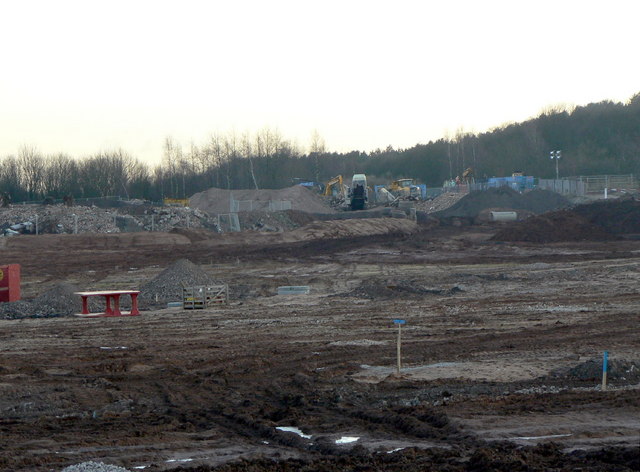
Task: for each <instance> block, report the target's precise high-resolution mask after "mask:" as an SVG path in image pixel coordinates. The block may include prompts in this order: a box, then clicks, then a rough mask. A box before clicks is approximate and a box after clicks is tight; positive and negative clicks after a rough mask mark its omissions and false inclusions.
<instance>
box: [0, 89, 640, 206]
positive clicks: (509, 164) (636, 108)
mask: <svg viewBox="0 0 640 472" xmlns="http://www.w3.org/2000/svg"><path fill="white" fill-rule="evenodd" d="M552 150H561V151H562V159H561V160H560V163H559V164H560V166H559V167H560V176H561V177H566V176H576V175H593V174H627V173H634V174H640V93H638V94H636V95H635V96H634V97H633V98H631V99H630V100H629V102H627V103H624V104H623V103H614V102H611V101H604V102H600V103H592V104H589V105H586V106H580V107H574V108H555V109H549V110H548V111H546V112H544V113H542V114H541V115H540V116H538V117H536V118H533V119H530V120H527V121H525V122H522V123H513V124H507V125H503V126H500V127H497V128H495V129H492V130H490V131H487V132H483V133H479V134H474V133H464V132H459V133H457V134H456V136H454V137H453V138H449V139H444V138H443V139H440V140H437V141H432V142H429V143H428V144H417V145H416V146H413V147H411V148H408V149H393V148H392V147H391V146H389V147H388V148H387V149H385V150H375V151H373V152H370V153H365V152H360V151H352V152H348V153H334V152H327V151H326V150H325V148H324V145H323V143H322V140H321V138H319V137H318V136H316V137H315V138H314V139H313V142H312V143H311V146H310V151H309V152H306V153H303V152H301V151H300V150H299V149H298V148H297V146H296V145H295V144H293V143H292V142H291V141H288V140H286V139H284V138H283V137H282V136H280V135H279V133H278V132H277V131H273V130H270V129H264V130H262V131H260V132H258V133H256V134H255V135H249V134H244V135H242V136H237V135H235V134H230V135H226V136H223V135H219V134H214V135H213V136H212V138H211V139H210V141H209V142H207V143H205V144H203V145H201V146H195V145H192V146H191V147H190V149H189V150H188V151H187V152H185V151H183V149H182V147H181V146H180V145H179V144H178V143H175V142H174V141H172V140H171V139H167V140H166V142H165V147H164V155H163V156H162V162H161V164H159V165H157V166H155V167H149V166H147V165H145V164H143V163H141V162H140V161H138V160H137V159H135V158H133V157H131V156H130V155H128V154H127V153H126V152H125V151H122V150H118V151H115V152H108V153H99V154H96V155H93V156H88V157H86V158H83V159H73V158H71V157H69V156H67V155H65V154H57V155H48V156H46V155H42V154H41V153H39V152H38V151H37V150H35V149H33V148H29V147H27V146H25V147H23V148H22V149H20V151H19V153H18V154H17V155H16V156H6V157H4V158H3V159H2V160H1V161H0V193H4V192H7V193H8V194H9V195H10V196H11V198H12V200H13V201H25V200H40V199H43V198H44V197H46V196H51V197H53V198H56V199H60V198H62V197H63V196H65V195H71V196H73V197H74V198H76V199H78V198H88V197H102V196H112V195H120V196H123V197H126V198H142V199H147V200H154V201H158V200H161V199H162V198H163V197H175V198H183V197H188V196H190V195H192V194H194V193H196V192H199V191H202V190H204V189H207V188H210V187H220V188H230V189H240V188H255V187H258V188H283V187H288V186H291V185H293V183H295V182H296V179H308V180H313V181H317V182H325V181H327V180H328V179H330V178H331V177H333V176H335V175H337V174H342V175H343V176H344V177H345V178H347V179H349V178H350V177H351V175H353V174H354V173H365V174H367V176H368V177H369V179H370V182H373V183H383V182H388V181H389V180H391V179H393V178H399V177H413V178H416V179H418V180H419V181H420V182H422V183H426V184H427V185H428V186H429V187H436V186H441V185H442V183H443V181H445V180H446V179H451V178H454V177H455V176H456V175H461V174H462V172H463V171H464V169H466V168H467V167H472V168H473V169H474V170H475V175H476V178H477V179H483V178H486V177H492V176H505V175H511V173H512V172H513V171H516V170H518V171H521V172H524V173H525V174H526V175H533V176H536V177H541V178H553V177H555V162H553V161H552V160H551V159H550V158H549V152H550V151H552Z"/></svg>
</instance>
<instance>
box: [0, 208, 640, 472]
mask: <svg viewBox="0 0 640 472" xmlns="http://www.w3.org/2000/svg"><path fill="white" fill-rule="evenodd" d="M334 223H335V224H336V226H333V224H334ZM338 223H339V224H338ZM348 223H349V222H348V221H339V222H322V223H320V224H317V225H314V226H311V227H310V229H309V228H308V230H307V231H306V232H305V230H304V228H300V229H299V230H297V231H299V233H295V231H294V232H292V233H294V234H292V235H289V236H288V237H291V239H290V240H287V239H285V238H283V237H282V235H271V234H268V233H252V234H238V235H218V234H215V233H203V232H202V231H201V230H198V231H195V232H187V233H184V232H183V233H180V234H176V233H174V234H154V233H152V234H145V235H143V234H139V235H137V239H114V240H113V241H120V243H117V244H116V243H115V242H112V241H111V240H109V243H105V241H107V239H105V238H103V237H102V236H96V240H95V245H94V246H93V247H91V240H90V238H88V237H85V238H77V237H75V236H74V235H66V236H65V235H60V236H50V235H48V236H42V238H44V239H42V240H36V239H34V238H35V237H24V239H22V238H23V237H20V241H16V242H13V240H12V241H8V242H7V243H6V245H5V247H4V248H2V249H0V255H1V256H2V258H3V259H4V261H6V263H13V262H17V263H21V264H23V271H22V274H23V293H24V295H25V297H26V298H27V299H28V301H29V303H32V302H33V301H34V300H35V299H36V298H37V297H39V296H41V295H42V294H44V293H46V292H47V291H48V290H49V289H52V288H54V287H56V286H57V285H58V284H60V283H61V282H65V283H68V284H73V286H74V287H79V288H80V289H81V290H91V289H97V288H101V289H104V288H114V289H115V288H129V289H132V288H140V287H143V286H144V285H145V284H147V283H150V282H151V281H154V280H156V281H157V280H158V278H159V276H160V274H162V273H163V271H165V269H167V268H169V267H170V266H171V264H172V263H173V262H175V261H178V260H180V259H188V260H189V261H190V263H192V264H194V265H195V266H196V267H197V269H198V271H202V273H204V274H206V275H207V276H208V277H210V278H211V279H212V280H216V281H223V282H225V283H228V284H229V286H230V289H233V287H241V288H242V292H241V293H243V294H244V295H243V296H238V297H235V298H233V299H232V300H231V303H230V304H229V305H228V306H225V307H215V308H211V309H207V310H189V311H183V310H181V309H178V308H164V309H153V310H147V311H143V312H142V314H141V315H140V316H137V317H121V318H94V319H81V318H77V317H74V316H73V315H65V316H58V317H53V318H23V319H11V320H1V321H0V449H1V450H2V451H3V453H2V454H1V455H0V470H7V471H51V470H54V471H60V470H62V469H63V468H64V467H66V466H69V465H73V464H78V463H81V462H86V461H96V462H103V463H106V464H113V465H118V466H121V467H126V468H127V469H128V470H145V471H166V470H194V471H209V470H255V471H264V470H308V471H311V470H327V471H333V470H336V471H337V470H389V471H396V470H397V471H400V470H403V471H404V470H442V471H445V470H446V471H463V470H464V471H472V470H478V471H479V470H505V471H507V470H509V471H511V470H529V471H531V470H533V471H542V470H583V471H608V470H620V471H630V470H639V465H638V456H639V453H640V449H639V447H640V443H639V441H640V435H639V433H638V432H639V431H640V419H639V418H640V402H639V401H638V398H639V389H640V386H639V385H638V378H637V376H635V374H633V373H634V372H635V371H636V370H635V369H637V365H638V360H639V359H640V340H639V339H638V336H637V327H638V326H639V322H640V317H639V315H638V308H639V307H640V291H639V290H638V286H639V282H640V272H639V268H640V256H639V254H640V241H635V240H613V241H606V242H600V241H595V242H588V241H587V242H585V241H578V242H565V243H549V244H534V243H510V242H498V241H492V240H491V237H492V236H493V235H494V234H495V233H496V232H497V231H498V230H499V229H500V228H501V226H492V225H483V226H474V227H468V228H454V227H441V228H435V229H429V230H426V229H421V227H420V226H417V225H415V223H413V222H409V221H403V220H395V219H389V223H385V225H388V226H385V227H384V230H379V231H378V232H377V233H375V234H370V235H368V234H366V231H367V229H368V228H372V226H371V225H372V224H373V223H372V222H371V221H369V220H366V219H365V220H361V221H360V222H358V223H355V224H356V225H357V226H358V230H356V231H352V232H349V231H347V230H348V228H349V224H348ZM328 228H331V229H328ZM296 234H297V236H296ZM310 235H312V236H310ZM83 236H84V235H83ZM56 238H59V239H56ZM29 241H32V242H33V244H28V242H29ZM169 272H170V271H169ZM160 279H162V277H160ZM163 283H164V282H163ZM282 285H309V286H310V288H311V291H310V293H309V294H308V295H298V296H294V295H290V296H282V295H277V287H279V286H282ZM398 318H402V319H405V320H406V322H407V323H406V325H404V326H403V328H402V366H401V370H400V372H397V358H396V352H397V350H396V349H397V348H396V342H397V334H398V327H397V325H395V324H394V323H393V320H394V319H398ZM604 350H607V351H608V352H609V356H610V357H609V359H610V362H611V368H612V375H611V377H610V379H609V383H608V385H607V389H606V390H604V391H603V390H601V379H600V378H599V376H598V375H597V370H598V368H599V367H598V360H600V359H601V358H602V353H603V351H604ZM632 374H633V375H632ZM293 427H295V428H297V429H298V430H299V431H300V432H301V433H302V434H304V436H301V435H300V434H297V433H296V432H295V430H292V429H291V428H293ZM277 428H283V429H277ZM292 431H294V432H292ZM344 438H352V439H350V440H345V439H344ZM353 438H357V439H353ZM348 441H351V442H348Z"/></svg>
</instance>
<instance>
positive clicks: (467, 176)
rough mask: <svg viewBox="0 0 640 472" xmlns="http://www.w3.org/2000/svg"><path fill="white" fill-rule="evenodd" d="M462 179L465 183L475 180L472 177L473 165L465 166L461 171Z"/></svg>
mask: <svg viewBox="0 0 640 472" xmlns="http://www.w3.org/2000/svg"><path fill="white" fill-rule="evenodd" d="M462 181H463V182H464V183H465V184H472V183H474V181H475V178H474V177H473V167H467V169H466V170H465V171H464V172H463V173H462Z"/></svg>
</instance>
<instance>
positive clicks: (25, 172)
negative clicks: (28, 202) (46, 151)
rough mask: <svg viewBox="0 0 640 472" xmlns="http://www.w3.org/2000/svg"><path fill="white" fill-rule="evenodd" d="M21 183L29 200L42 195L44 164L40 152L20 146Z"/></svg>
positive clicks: (29, 147) (33, 148)
mask: <svg viewBox="0 0 640 472" xmlns="http://www.w3.org/2000/svg"><path fill="white" fill-rule="evenodd" d="M18 166H19V168H20V177H21V183H22V185H23V186H24V187H25V189H26V190H27V193H28V195H29V199H33V198H34V197H35V196H37V195H41V194H42V180H43V177H44V170H45V163H44V158H43V157H42V155H41V154H40V152H39V151H38V150H37V149H36V148H35V147H31V146H26V145H25V146H22V147H21V148H20V151H19V152H18Z"/></svg>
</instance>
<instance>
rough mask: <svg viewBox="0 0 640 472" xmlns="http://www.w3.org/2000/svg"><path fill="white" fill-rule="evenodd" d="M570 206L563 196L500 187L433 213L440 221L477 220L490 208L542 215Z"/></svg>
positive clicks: (465, 198) (471, 194) (540, 191)
mask: <svg viewBox="0 0 640 472" xmlns="http://www.w3.org/2000/svg"><path fill="white" fill-rule="evenodd" d="M569 205H570V203H569V201H568V200H567V199H566V198H564V197H563V196H562V195H560V194H557V193H555V192H550V191H548V190H532V191H530V192H526V193H519V192H516V191H515V190H513V189H511V188H509V187H499V188H490V189H488V190H478V191H474V192H471V193H469V194H468V195H466V196H465V197H463V198H461V199H460V200H459V201H458V202H457V203H455V204H454V205H452V206H451V207H449V208H447V209H446V210H442V211H438V212H435V213H433V216H435V217H436V218H440V219H447V218H476V217H477V216H478V215H479V214H480V212H481V211H482V210H486V209H490V208H493V209H508V210H526V211H529V212H532V213H535V214H540V213H544V212H547V211H551V210H555V209H558V208H564V207H568V206H569Z"/></svg>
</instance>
